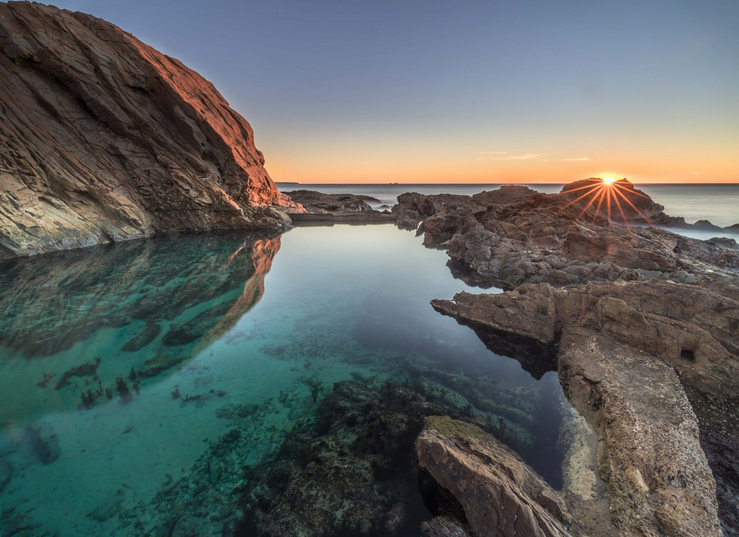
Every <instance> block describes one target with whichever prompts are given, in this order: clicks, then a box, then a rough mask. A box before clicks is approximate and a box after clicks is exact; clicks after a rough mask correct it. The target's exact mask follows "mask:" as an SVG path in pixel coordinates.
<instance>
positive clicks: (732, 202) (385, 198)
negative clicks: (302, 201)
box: [278, 183, 739, 238]
mask: <svg viewBox="0 0 739 537" xmlns="http://www.w3.org/2000/svg"><path fill="white" fill-rule="evenodd" d="M278 186H279V188H280V190H282V191H283V192H290V191H291V190H297V189H307V190H318V191H319V192H325V193H328V194H343V193H350V194H366V195H368V196H372V197H374V198H377V199H379V200H380V201H381V203H380V204H386V205H389V206H392V205H395V203H397V201H398V196H399V195H400V194H403V193H404V192H419V193H421V194H441V193H448V194H464V195H472V194H477V193H478V192H482V191H484V190H495V189H497V188H500V186H501V185H499V184H490V185H482V184H466V185H460V184H448V185H442V184H429V185H421V184H413V185H402V184H400V185H396V184H385V185H380V184H346V185H335V184H326V185H307V184H306V185H293V184H279V185H278ZM525 186H528V187H530V188H533V189H534V190H538V191H539V192H543V193H545V194H554V193H556V192H559V191H560V190H561V188H562V186H563V185H557V184H540V183H539V184H529V185H525ZM637 186H638V188H640V189H641V190H643V191H644V192H646V193H647V194H648V195H649V196H651V197H652V199H654V200H655V201H656V202H657V203H659V204H661V205H663V206H664V207H665V212H666V213H667V214H669V215H670V216H682V217H684V218H685V220H686V221H687V222H689V223H694V222H695V221H696V220H710V221H711V222H713V223H714V224H716V225H717V226H721V227H726V226H731V225H733V224H737V223H739V183H736V184H643V185H637ZM380 204H376V205H380ZM699 235H701V234H699ZM710 236H715V233H714V234H713V235H710ZM698 238H704V237H702V235H701V236H700V237H698ZM705 238H708V237H705Z"/></svg>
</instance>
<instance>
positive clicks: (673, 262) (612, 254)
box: [393, 180, 739, 288]
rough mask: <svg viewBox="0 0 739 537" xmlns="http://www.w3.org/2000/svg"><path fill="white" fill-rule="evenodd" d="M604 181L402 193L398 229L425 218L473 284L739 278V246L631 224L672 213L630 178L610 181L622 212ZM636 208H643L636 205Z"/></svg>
mask: <svg viewBox="0 0 739 537" xmlns="http://www.w3.org/2000/svg"><path fill="white" fill-rule="evenodd" d="M598 182H600V180H597V181H596V180H585V183H586V184H585V186H583V185H582V184H581V183H580V182H576V183H572V184H571V185H567V186H566V187H565V188H564V189H563V192H562V193H560V194H552V195H544V194H540V193H538V192H535V191H533V190H531V189H529V188H526V187H502V188H500V189H498V190H495V191H492V192H483V193H481V194H476V195H474V196H456V195H449V194H442V195H437V196H424V195H421V194H416V193H411V194H403V195H401V196H399V197H398V204H397V205H396V206H395V207H393V213H394V214H395V215H396V219H397V220H396V223H397V225H398V226H399V227H403V228H416V227H417V226H418V224H419V223H420V222H423V223H422V224H421V226H420V227H419V228H418V231H419V233H423V234H424V244H425V245H427V246H431V247H437V248H444V249H446V250H447V252H448V253H449V256H450V258H451V260H452V262H453V264H454V266H455V267H456V271H457V272H458V273H462V274H464V275H465V278H466V279H467V280H468V281H474V282H482V283H487V284H493V285H498V286H499V287H503V288H513V287H515V286H517V285H520V284H522V283H539V282H548V283H551V284H554V285H571V284H578V283H585V282H588V281H615V280H643V279H648V278H661V279H672V280H675V281H680V282H683V283H692V282H694V281H696V280H698V279H707V278H709V276H708V275H707V274H708V271H709V270H711V271H714V273H715V274H711V276H710V278H715V277H717V275H718V274H720V275H722V276H725V277H730V278H735V277H736V276H735V274H734V271H735V270H736V269H737V268H739V253H737V252H735V251H733V250H727V249H726V248H721V247H720V246H718V245H717V244H714V243H711V242H708V241H700V240H697V239H691V238H688V237H683V236H680V235H677V234H674V233H671V232H669V231H666V230H662V229H658V228H655V227H646V228H645V227H641V226H632V225H630V223H631V222H638V221H639V220H640V219H642V220H643V221H647V220H644V218H647V219H649V220H650V221H655V222H657V221H659V222H660V223H663V222H662V221H666V219H669V218H670V217H667V216H666V215H664V213H662V212H661V211H662V207H661V206H660V205H659V204H657V203H655V202H653V201H652V200H651V199H650V198H649V197H648V196H646V195H645V194H644V193H642V192H640V191H638V190H636V189H634V188H633V185H631V183H628V181H625V180H622V181H619V182H618V183H617V184H618V185H619V186H613V185H611V186H610V187H605V188H610V189H611V190H612V191H613V192H616V191H618V192H619V199H621V200H622V201H621V202H619V203H620V204H621V209H617V204H616V203H615V202H610V203H611V204H612V205H613V207H612V210H609V211H606V209H605V207H603V206H602V204H601V202H602V199H601V198H600V197H595V196H594V195H593V191H592V190H591V189H593V188H597V187H598ZM600 184H601V185H602V184H603V183H602V182H600ZM578 185H580V186H578ZM578 189H582V190H578ZM583 192H584V193H585V194H583ZM583 195H584V196H585V197H583V198H582V199H579V198H580V197H581V196H583ZM599 200H600V201H599ZM591 202H593V203H591ZM632 205H633V206H634V207H637V208H639V211H636V210H635V209H631V212H629V211H628V210H627V209H628V208H630V207H631V206H632ZM622 211H623V214H622ZM609 216H610V221H609V218H608V217H609ZM612 221H621V222H624V223H627V224H629V225H617V224H614V223H613V222H612Z"/></svg>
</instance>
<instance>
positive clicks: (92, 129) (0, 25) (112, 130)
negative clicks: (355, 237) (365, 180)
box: [0, 2, 294, 259]
mask: <svg viewBox="0 0 739 537" xmlns="http://www.w3.org/2000/svg"><path fill="white" fill-rule="evenodd" d="M0 79H2V81H3V83H2V85H0V110H2V118H3V120H2V122H0V259H2V258H6V257H14V256H25V255H32V254H37V253H41V252H48V251H52V250H63V249H68V248H77V247H82V246H89V245H93V244H97V243H106V242H111V241H113V242H117V241H123V240H127V239H132V238H137V237H146V236H149V235H152V234H154V233H157V232H160V231H165V230H181V231H198V230H212V229H225V228H255V227H261V228H282V227H284V226H285V225H286V224H288V223H289V219H288V218H287V217H286V216H285V215H284V214H283V213H282V212H280V211H278V210H276V208H277V207H280V206H291V205H292V206H293V207H294V204H292V202H290V201H289V198H287V197H286V196H284V195H283V194H280V193H279V192H278V190H277V188H276V187H275V185H274V183H273V182H272V180H271V179H270V177H269V175H268V174H267V171H266V170H265V168H264V157H263V156H262V153H261V152H260V151H258V150H257V148H256V147H255V145H254V133H253V131H252V129H251V126H250V125H249V123H247V121H246V120H245V119H244V118H243V117H241V116H240V115H239V114H238V113H237V112H236V111H234V110H232V109H231V108H230V107H229V105H228V103H227V102H226V100H225V99H224V98H223V97H222V96H221V95H220V93H218V91H217V90H216V89H215V87H213V85H212V84H211V83H210V82H208V81H207V80H205V79H204V78H203V77H201V76H200V75H199V74H198V73H196V72H195V71H192V70H191V69H188V68H187V67H186V66H185V65H184V64H182V63H181V62H180V61H178V60H176V59H174V58H171V57H169V56H166V55H164V54H162V53H160V52H158V51H156V50H154V49H153V48H151V47H150V46H148V45H146V44H144V43H142V42H141V41H139V40H138V39H136V38H135V37H134V36H132V35H131V34H129V33H127V32H124V31H123V30H121V29H120V28H118V27H116V26H114V25H113V24H110V23H108V22H106V21H104V20H101V19H97V18H95V17H92V16H90V15H86V14H83V13H73V12H71V11H67V10H61V9H58V8H55V7H53V6H45V5H42V4H37V3H31V2H9V3H2V4H0Z"/></svg>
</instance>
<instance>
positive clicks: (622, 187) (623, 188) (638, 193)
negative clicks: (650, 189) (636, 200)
mask: <svg viewBox="0 0 739 537" xmlns="http://www.w3.org/2000/svg"><path fill="white" fill-rule="evenodd" d="M613 185H614V186H615V187H617V188H619V189H620V190H622V191H623V192H625V193H627V194H628V193H630V194H636V195H637V196H641V197H642V198H645V199H648V200H650V201H651V199H652V198H650V197H649V196H646V195H644V194H642V193H641V192H637V191H636V190H633V189H631V188H626V187H625V186H621V185H619V184H617V183H613Z"/></svg>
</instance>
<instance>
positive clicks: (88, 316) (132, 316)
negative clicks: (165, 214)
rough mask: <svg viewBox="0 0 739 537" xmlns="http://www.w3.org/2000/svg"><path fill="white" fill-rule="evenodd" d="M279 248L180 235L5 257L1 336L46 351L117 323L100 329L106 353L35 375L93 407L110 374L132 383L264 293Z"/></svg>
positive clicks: (37, 352) (112, 381) (187, 350)
mask: <svg viewBox="0 0 739 537" xmlns="http://www.w3.org/2000/svg"><path fill="white" fill-rule="evenodd" d="M279 248H280V238H279V237H275V236H270V237H265V236H264V235H257V236H255V235H251V236H248V237H247V238H246V239H244V238H243V236H241V237H234V238H231V237H228V236H226V237H224V236H216V237H184V238H179V239H177V240H176V241H174V240H168V239H162V240H154V241H146V242H138V243H131V244H125V245H122V246H118V247H114V248H104V249H99V250H92V251H90V250H86V251H80V252H67V253H65V254H60V255H54V256H48V257H44V258H37V259H33V260H30V261H29V260H23V261H19V262H15V263H9V264H5V265H4V266H3V270H2V275H0V286H2V287H3V298H4V300H3V301H2V302H0V345H2V346H4V347H6V348H9V349H14V350H15V351H16V352H18V351H20V352H21V353H23V354H24V355H25V356H26V357H28V358H33V359H43V358H44V357H46V356H52V355H57V354H59V353H64V352H65V351H68V350H69V349H71V348H72V347H73V345H75V344H76V343H79V342H84V341H87V340H89V339H90V338H92V337H93V336H96V337H97V335H98V334H101V333H102V332H100V331H101V330H102V329H105V328H114V329H117V331H116V332H115V333H114V335H112V336H111V335H108V336H102V337H105V338H107V339H106V340H105V341H106V343H105V352H104V354H103V353H101V354H100V356H95V355H93V356H88V355H85V353H84V352H79V353H78V354H79V357H75V360H79V363H78V364H76V365H73V366H72V367H71V368H67V370H66V371H54V370H53V369H52V367H51V365H50V367H49V370H50V371H49V372H46V373H45V374H44V376H43V378H42V379H40V381H39V382H38V383H37V385H38V386H39V387H40V388H47V387H49V386H55V387H56V388H57V389H64V388H66V387H70V388H77V389H80V388H82V390H81V391H82V394H83V396H82V399H83V403H84V405H85V406H90V405H91V404H94V402H96V401H97V400H99V399H101V400H106V399H110V398H111V397H112V394H113V393H114V392H115V391H116V378H121V379H122V378H123V377H127V378H129V379H130V380H131V381H132V388H138V385H137V382H138V381H137V380H136V379H137V376H139V377H142V378H150V377H153V376H156V375H158V374H160V373H162V372H163V371H166V370H167V369H170V368H172V367H174V366H176V365H178V364H180V363H182V362H183V361H185V360H187V359H188V358H190V357H191V356H193V355H194V354H195V353H196V352H197V351H198V350H199V349H200V348H202V346H203V345H204V344H206V343H209V342H212V341H213V340H215V339H217V338H218V337H220V336H221V335H222V334H223V333H224V332H226V331H228V330H229V329H230V328H231V327H232V326H233V325H234V324H235V323H236V322H237V321H238V319H239V318H240V317H241V316H242V315H243V314H244V313H246V312H247V311H248V310H249V309H250V308H251V307H252V306H254V304H256V303H257V302H258V301H259V299H260V298H261V297H262V294H263V293H264V276H265V275H266V273H267V272H268V271H269V269H270V268H271V265H272V259H273V258H274V256H275V254H276V253H277V251H278V250H279ZM121 334H126V336H125V338H124V339H123V341H124V343H123V344H122V345H121V339H122V336H121ZM107 341H109V342H110V343H109V344H108V343H107ZM101 359H102V361H103V363H102V365H101ZM106 359H107V360H108V362H107V363H106V362H105V361H106ZM67 363H68V362H67ZM111 368H114V369H115V373H114V374H112V375H111V374H110V369H111ZM139 370H140V374H138V375H137V373H136V371H139ZM101 371H106V374H107V375H109V378H101V377H100V375H101ZM118 384H120V382H119V383H118ZM118 391H120V390H118ZM103 395H107V396H108V397H107V398H106V397H102V396H103Z"/></svg>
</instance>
